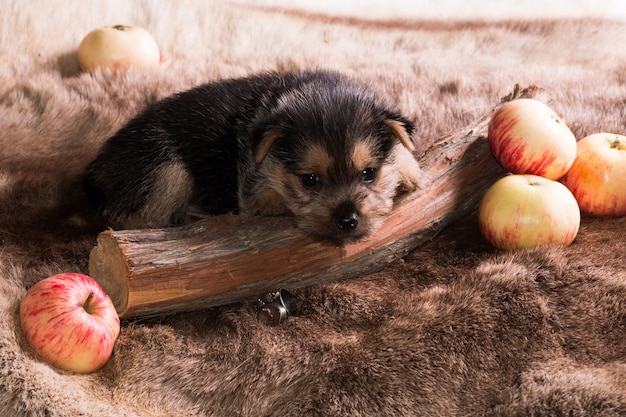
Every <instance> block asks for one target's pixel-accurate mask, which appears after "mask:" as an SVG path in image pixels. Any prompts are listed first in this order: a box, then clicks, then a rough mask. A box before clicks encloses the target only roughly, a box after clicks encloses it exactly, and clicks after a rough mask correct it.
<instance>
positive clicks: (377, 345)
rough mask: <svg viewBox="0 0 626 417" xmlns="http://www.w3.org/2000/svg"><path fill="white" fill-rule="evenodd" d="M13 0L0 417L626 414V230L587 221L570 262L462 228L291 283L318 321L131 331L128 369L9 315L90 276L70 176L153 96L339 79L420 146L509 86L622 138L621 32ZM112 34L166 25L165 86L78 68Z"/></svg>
mask: <svg viewBox="0 0 626 417" xmlns="http://www.w3.org/2000/svg"><path fill="white" fill-rule="evenodd" d="M0 3H1V4H0V9H1V10H2V12H1V13H0V50H1V51H2V62H3V63H2V65H0V271H1V276H0V309H1V314H0V415H1V416H68V417H70V416H71V417H76V416H98V417H101V416H112V417H114V416H120V417H121V416H124V417H130V416H222V417H226V416H281V417H287V416H624V415H626V272H625V265H626V218H621V219H596V218H591V217H588V216H585V217H584V218H583V220H582V226H581V230H580V233H579V235H578V237H577V239H576V240H575V241H574V243H573V244H572V245H571V246H570V247H567V248H558V249H540V250H534V251H526V252H518V253H502V252H498V251H495V250H493V249H492V248H490V247H489V246H487V245H486V244H485V243H484V242H483V240H482V239H481V238H480V235H479V233H478V230H477V226H476V219H475V216H474V215H470V216H467V217H466V218H462V219H459V220H458V221H457V222H456V223H454V224H451V225H450V226H449V227H448V228H446V229H445V230H444V232H443V233H441V234H440V235H439V236H437V237H436V238H435V239H433V240H432V241H430V242H428V243H427V244H425V245H423V246H421V247H420V248H418V249H417V250H415V251H414V252H413V253H412V254H410V255H409V256H408V257H406V258H405V259H404V260H402V261H398V262H397V263H396V264H395V265H393V266H392V267H390V268H388V269H386V270H384V271H382V272H380V273H376V274H373V275H367V276H361V277H358V278H355V279H351V280H347V281H343V282H337V283H332V284H328V285H323V286H314V287H309V288H303V289H298V290H295V291H294V293H295V294H296V295H297V296H298V297H299V298H300V299H301V300H302V301H303V307H302V310H303V314H302V316H300V317H296V318H291V319H289V320H288V321H287V322H286V323H284V324H283V325H281V326H279V327H266V326H263V325H262V324H260V323H258V322H257V321H256V320H255V318H254V316H253V314H252V313H251V308H250V307H251V302H243V303H236V304H232V305H229V306H225V307H221V308H216V309H213V310H210V311H199V312H194V313H188V314H180V315H175V316H169V317H163V318H160V319H153V320H138V321H127V322H124V323H123V327H122V332H121V336H120V338H119V340H118V343H117V347H116V351H115V354H114V356H113V357H112V359H111V360H110V361H109V362H108V364H107V365H106V366H105V367H104V368H103V369H102V370H101V371H99V372H96V373H94V374H91V375H73V374H68V373H65V372H62V371H59V370H57V369H55V368H52V367H50V366H49V365H47V364H46V363H45V362H43V361H41V360H40V359H39V358H37V357H36V356H35V355H34V354H33V352H32V351H31V350H30V349H29V348H28V346H27V345H26V344H25V341H24V339H23V337H22V335H21V331H20V328H19V324H18V315H17V311H18V306H19V301H20V298H21V297H22V295H23V294H24V292H25V291H26V289H27V288H28V287H30V286H31V285H32V284H33V283H35V282H36V281H38V280H40V279H42V278H44V277H45V276H48V275H50V274H53V273H57V272H62V271H83V272H86V270H87V256H88V253H89V251H90V249H91V247H92V246H93V245H94V243H95V237H96V234H97V233H98V232H99V231H100V229H101V225H99V224H97V223H95V222H94V218H93V216H92V214H91V212H90V211H89V210H88V209H87V208H86V206H85V204H84V199H83V196H82V194H81V191H80V187H79V186H78V178H79V175H80V174H81V172H82V170H83V168H84V167H85V165H86V163H87V162H88V161H89V160H90V159H91V158H92V157H93V156H94V154H95V152H96V150H97V148H98V145H99V143H101V142H102V141H103V140H104V139H105V138H106V137H107V136H108V135H110V134H111V133H113V132H114V131H115V130H116V129H117V128H118V127H120V125H121V124H122V123H123V122H124V121H125V120H126V119H128V118H129V117H130V116H132V115H133V114H134V113H135V112H136V111H137V110H138V109H140V108H142V107H143V106H145V105H146V104H148V103H150V102H153V101H154V100H156V99H157V98H160V97H163V96H164V95H167V94H169V93H171V92H173V91H175V90H180V89H184V88H188V87H190V86H192V85H195V84H198V83H201V82H204V81H208V80H213V79H217V78H220V77H226V76H236V75H244V74H249V73H252V72H255V71H259V70H265V69H276V68H283V69H285V68H286V69H290V68H311V67H325V68H333V69H338V70H340V71H342V72H344V73H346V74H349V75H354V76H357V77H359V78H361V79H363V80H366V81H368V82H370V83H371V84H372V85H373V86H374V87H375V88H377V89H378V90H379V91H380V92H381V93H382V94H386V95H388V96H389V97H391V98H392V99H393V100H395V102H396V103H397V104H398V106H400V107H401V108H402V109H403V111H404V112H405V113H407V114H408V115H409V116H411V117H412V118H414V119H415V121H416V124H417V126H418V129H417V136H418V137H419V138H421V141H422V142H421V145H420V146H421V148H422V149H425V148H426V147H427V146H428V144H429V143H432V142H433V141H434V140H436V139H437V138H438V137H441V136H442V135H444V134H445V133H447V132H451V131H454V130H456V129H459V128H461V127H463V126H465V125H467V124H469V123H470V122H471V121H472V120H474V119H475V118H477V117H479V116H482V115H484V114H486V113H487V112H488V111H489V110H490V109H491V107H492V106H493V105H494V104H496V103H497V102H498V100H499V98H500V97H501V96H502V95H504V94H506V93H508V92H509V91H510V90H511V89H512V87H513V85H514V84H515V83H520V84H522V85H527V84H531V83H536V84H538V85H540V86H542V87H544V88H546V89H548V90H549V91H550V92H551V93H552V96H553V98H554V107H555V109H556V110H557V111H558V112H560V113H561V114H563V116H564V118H565V119H566V120H567V121H568V123H569V124H570V126H571V128H572V130H573V131H574V133H575V134H576V136H577V137H579V138H581V137H583V136H584V135H586V134H589V133H593V132H599V131H612V132H615V133H624V131H625V129H626V48H624V47H623V38H624V32H625V30H626V24H625V23H624V22H620V21H611V20H593V19H582V20H571V19H552V20H496V21H481V20H478V19H472V20H465V21H446V20H420V19H414V18H408V17H406V18H403V19H397V20H376V19H369V20H368V19H365V18H356V17H354V18H353V17H349V16H348V17H330V16H324V15H323V14H306V13H304V12H292V11H288V10H280V9H267V8H246V7H243V6H236V5H229V4H221V3H217V2H216V3H215V4H212V3H209V2H200V1H197V2H194V1H176V2H148V1H146V2H125V1H122V0H119V1H111V2H97V1H89V2H85V1H75V2H73V3H71V2H70V3H69V4H68V2H65V3H64V5H63V7H62V8H59V6H58V4H57V3H56V2H21V1H17V0H15V1H11V0H3V1H1V2H0ZM117 23H134V24H138V25H141V26H143V27H146V28H147V29H148V30H149V31H150V32H151V33H153V35H154V36H155V38H156V39H157V41H158V42H159V44H160V46H161V48H162V51H163V58H164V61H163V63H162V65H161V67H160V68H159V69H158V70H156V71H153V72H135V71H130V72H128V73H123V74H118V75H113V74H108V73H100V74H96V75H94V76H92V75H89V74H85V73H80V72H79V70H78V66H77V63H76V60H75V50H76V47H77V45H78V43H79V42H80V39H81V38H82V36H84V35H85V34H86V33H87V32H88V31H89V30H91V29H92V28H94V27H98V26H102V25H104V24H117ZM625 192H626V190H625ZM251 301H252V300H251Z"/></svg>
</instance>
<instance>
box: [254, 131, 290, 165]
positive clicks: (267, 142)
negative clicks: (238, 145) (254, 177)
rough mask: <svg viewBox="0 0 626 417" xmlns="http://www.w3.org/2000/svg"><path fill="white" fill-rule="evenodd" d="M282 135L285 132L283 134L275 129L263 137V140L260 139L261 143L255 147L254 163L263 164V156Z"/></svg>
mask: <svg viewBox="0 0 626 417" xmlns="http://www.w3.org/2000/svg"><path fill="white" fill-rule="evenodd" d="M284 134H285V132H283V130H282V129H281V128H278V127H277V128H273V129H271V130H269V131H268V132H266V133H265V134H264V135H263V139H261V142H260V143H259V145H258V146H257V148H256V152H255V153H254V162H256V164H257V165H258V164H260V163H261V162H263V159H265V156H266V155H267V153H268V152H269V151H270V149H271V148H272V145H273V144H274V142H276V140H278V139H279V138H281V137H282V136H283V135H284Z"/></svg>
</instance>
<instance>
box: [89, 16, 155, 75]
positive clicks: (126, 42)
mask: <svg viewBox="0 0 626 417" xmlns="http://www.w3.org/2000/svg"><path fill="white" fill-rule="evenodd" d="M77 58H78V64H79V65H80V68H81V69H83V70H85V71H93V70H95V69H97V68H103V69H111V70H113V71H117V70H123V69H128V68H129V67H131V66H132V67H137V68H150V67H154V66H156V65H158V64H159V62H160V60H161V53H160V50H159V46H158V45H157V42H156V41H155V40H154V38H153V37H152V35H150V33H148V32H147V31H146V30H145V29H143V28H141V27H139V26H127V25H115V26H105V27H101V28H98V29H94V30H92V31H91V32H89V33H88V34H87V35H86V36H85V37H84V38H83V40H82V41H81V43H80V45H79V46H78V51H77Z"/></svg>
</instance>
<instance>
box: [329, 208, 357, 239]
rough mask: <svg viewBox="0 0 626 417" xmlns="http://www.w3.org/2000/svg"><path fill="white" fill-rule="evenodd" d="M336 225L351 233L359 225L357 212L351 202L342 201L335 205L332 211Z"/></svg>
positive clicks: (341, 229)
mask: <svg viewBox="0 0 626 417" xmlns="http://www.w3.org/2000/svg"><path fill="white" fill-rule="evenodd" d="M334 219H335V222H336V223H337V227H338V228H339V230H340V231H342V232H344V233H351V232H353V231H354V230H356V228H357V227H358V225H359V213H358V212H357V209H356V207H355V205H354V204H353V203H351V202H344V203H341V204H339V205H338V206H337V208H336V209H335V212H334Z"/></svg>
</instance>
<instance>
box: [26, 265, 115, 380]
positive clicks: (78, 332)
mask: <svg viewBox="0 0 626 417" xmlns="http://www.w3.org/2000/svg"><path fill="white" fill-rule="evenodd" d="M20 324H21V327H22V331H23V333H24V336H25V337H26V340H27V341H28V343H29V344H30V346H31V347H32V348H33V349H34V350H35V352H37V353H38V354H39V355H41V356H42V357H43V358H44V359H46V360H48V361H49V362H50V363H52V364H53V365H55V366H58V367H59V368H62V369H65V370H68V371H72V372H77V373H89V372H93V371H96V370H98V369H100V368H101V367H102V366H104V364H105V363H106V362H107V361H108V359H109V357H110V356H111V353H112V352H113V347H114V345H115V340H116V339H117V337H118V335H119V333H120V319H119V317H118V315H117V312H116V311H115V307H113V303H112V302H111V299H110V298H109V296H108V295H107V294H106V293H105V292H104V290H103V289H102V287H100V285H99V284H98V283H97V282H96V281H95V280H94V279H93V278H91V277H89V276H87V275H83V274H77V273H63V274H57V275H53V276H51V277H48V278H45V279H43V280H41V281H39V282H37V283H36V284H35V285H33V286H32V287H31V288H30V289H29V290H28V291H27V292H26V294H25V295H24V297H23V298H22V301H21V304H20Z"/></svg>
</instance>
